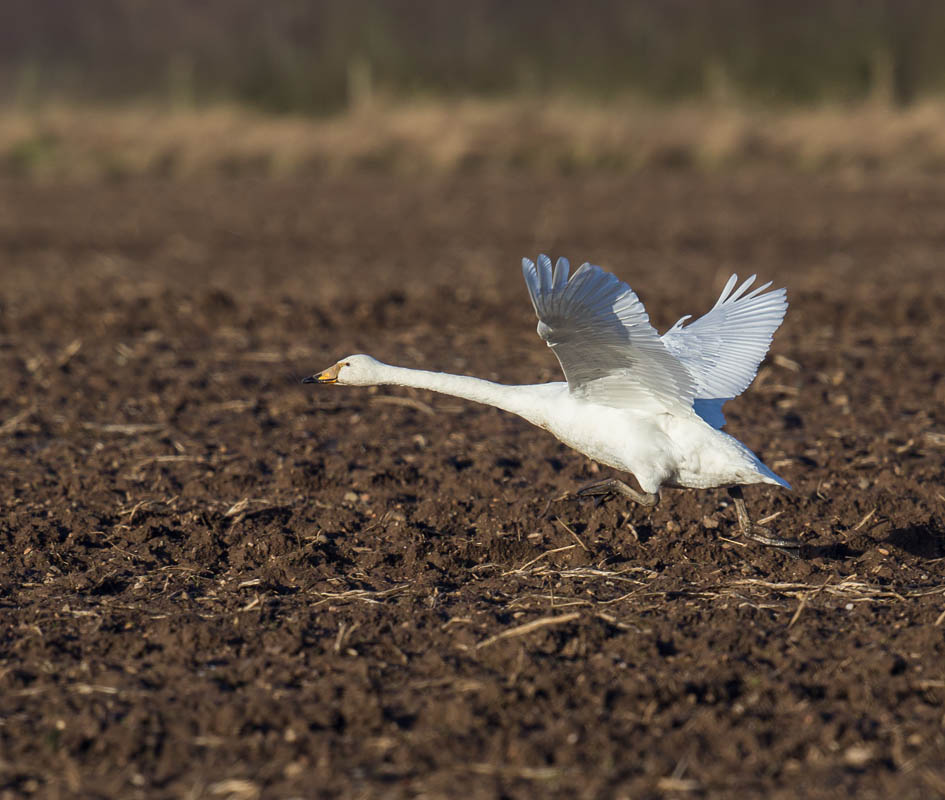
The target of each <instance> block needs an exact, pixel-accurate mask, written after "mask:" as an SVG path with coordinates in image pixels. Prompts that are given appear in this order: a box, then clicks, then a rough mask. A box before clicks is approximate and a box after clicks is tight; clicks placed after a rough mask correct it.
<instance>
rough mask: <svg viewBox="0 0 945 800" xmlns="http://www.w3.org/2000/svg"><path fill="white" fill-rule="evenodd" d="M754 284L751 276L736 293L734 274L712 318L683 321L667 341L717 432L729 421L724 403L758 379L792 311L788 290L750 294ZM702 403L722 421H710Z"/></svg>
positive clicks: (760, 289)
mask: <svg viewBox="0 0 945 800" xmlns="http://www.w3.org/2000/svg"><path fill="white" fill-rule="evenodd" d="M754 281H755V276H754V275H752V276H751V277H750V278H749V279H748V280H746V281H745V282H744V283H743V284H742V285H741V286H739V287H738V288H735V287H736V284H737V283H738V276H737V275H732V277H731V278H729V280H728V283H727V284H725V288H724V289H723V290H722V295H721V296H720V297H719V299H718V301H717V302H716V304H715V305H714V306H713V307H712V310H711V311H709V313H708V314H706V315H705V316H703V317H700V318H699V319H697V320H696V321H695V322H693V323H691V324H689V325H686V326H685V327H683V323H685V321H686V320H687V319H689V317H683V318H682V319H681V320H679V322H677V323H676V324H675V325H674V326H673V327H672V328H671V329H670V330H668V331H667V332H666V333H665V334H664V335H663V338H662V341H663V344H664V345H665V346H666V349H667V350H668V351H669V352H670V353H672V354H673V355H674V356H675V357H676V358H677V359H679V361H680V362H681V363H682V364H683V366H684V367H685V368H686V370H687V371H688V372H689V374H690V375H691V376H692V378H693V381H694V382H695V386H696V393H695V397H696V398H697V401H696V411H697V413H699V414H700V415H701V416H703V418H705V419H706V420H707V421H708V422H710V423H711V424H713V425H716V427H721V425H722V424H724V422H725V420H724V417H722V413H721V408H722V402H724V401H725V400H728V399H731V398H733V397H738V395H740V394H741V393H742V392H744V391H745V389H747V388H748V385H749V384H750V383H751V382H752V380H754V377H755V373H756V372H757V371H758V365H759V364H760V363H761V360H762V359H763V358H764V357H765V353H767V352H768V347H769V346H770V345H771V337H772V336H773V335H774V332H775V331H776V330H777V329H778V326H779V325H780V324H781V321H782V320H783V319H784V314H785V312H786V311H787V306H788V303H787V292H786V291H785V290H784V289H776V290H775V291H773V292H765V289H767V288H768V287H769V286H770V285H771V283H770V282H768V283H765V284H763V285H762V286H758V287H757V288H755V289H753V290H752V291H751V292H749V291H748V289H749V288H750V287H751V285H752V283H754ZM699 400H704V401H713V402H712V403H709V406H711V410H710V408H709V407H708V406H707V407H706V409H705V410H706V411H707V412H709V413H710V414H711V415H713V416H714V415H716V414H717V417H715V416H714V419H709V418H708V417H706V415H705V414H703V413H702V412H701V411H700V409H699V405H700V404H699ZM714 401H719V402H714ZM703 405H705V404H703ZM717 423H718V424H717Z"/></svg>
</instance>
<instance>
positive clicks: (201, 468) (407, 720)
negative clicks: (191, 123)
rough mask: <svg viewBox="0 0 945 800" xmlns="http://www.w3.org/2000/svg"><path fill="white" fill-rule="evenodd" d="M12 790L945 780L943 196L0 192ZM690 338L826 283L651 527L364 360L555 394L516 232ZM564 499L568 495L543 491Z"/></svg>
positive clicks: (897, 188)
mask: <svg viewBox="0 0 945 800" xmlns="http://www.w3.org/2000/svg"><path fill="white" fill-rule="evenodd" d="M0 201H2V205H0V270H2V276H3V279H2V284H0V304H2V308H0V470H2V476H3V479H2V481H0V542H2V544H3V555H2V559H0V797H4V798H5V797H19V796H30V795H35V796H41V797H130V798H133V797H148V798H150V797H168V798H171V797H174V798H177V797H188V798H203V797H206V798H227V797H229V798H234V800H236V799H238V798H246V799H249V798H255V797H266V798H268V797H292V796H298V797H408V796H417V795H421V794H422V795H423V796H425V797H431V798H432V797H455V796H457V795H459V794H462V795H463V796H466V797H469V798H491V797H515V798H528V797H536V796H554V797H562V798H572V797H602V796H606V797H610V796H612V797H628V798H629V797H633V798H646V797H662V796H672V797H683V796H686V797H706V796H738V797H765V798H788V797H835V796H836V797H841V796H842V797H856V798H888V797H896V798H900V800H905V798H926V797H935V796H945V594H943V593H945V480H943V478H945V350H943V346H942V341H943V339H945V314H943V304H945V186H943V185H942V183H941V182H934V183H933V182H931V181H930V182H921V181H916V180H911V179H910V180H909V181H906V180H905V179H903V180H897V179H895V178H892V177H886V178H865V179H864V178H858V179H852V178H851V179H850V180H842V179H839V178H838V179H835V180H832V181H830V182H824V181H819V180H817V179H813V178H805V177H803V176H795V177H782V176H778V175H745V176H733V177H726V178H722V177H718V178H711V177H694V176H691V175H640V176H637V177H631V178H626V177H625V178H621V179H619V180H617V179H614V180H609V179H604V178H595V179H592V180H585V179H578V178H573V179H561V178H558V179H548V180H536V179H533V178H526V177H524V176H512V177H509V178H502V179H500V178H486V177H469V178H463V177H456V178H451V179H449V180H444V181H442V182H435V181H429V180H406V179H397V178H394V177H381V176H364V177H360V178H355V179H346V180H344V181H342V180H336V181H333V180H325V181H323V182H315V181H310V182H305V183H301V182H300V183H292V182H284V183H259V184H255V183H249V182H245V183H244V182H236V181H234V182H226V181H220V182H216V183H209V182H208V183H199V184H196V183H195V184H186V183H147V182H130V183H124V184H122V183H118V184H114V185H110V186H107V185H105V186H88V187H79V186H75V187H61V186H47V187H43V186H35V185H33V186H31V185H24V184H17V183H9V184H5V185H2V186H0ZM539 250H541V251H547V252H549V253H552V254H553V255H558V254H564V255H568V256H570V257H571V258H572V260H573V261H574V262H580V261H582V260H584V259H589V260H592V261H595V262H596V263H599V264H601V265H604V266H606V267H608V268H611V269H613V270H614V271H616V272H617V273H618V274H619V275H620V276H621V277H622V278H624V279H626V280H627V281H628V282H630V283H631V284H632V285H633V286H634V288H636V289H637V291H638V292H639V294H640V295H641V297H642V298H643V300H644V302H645V303H646V304H647V306H648V308H649V309H650V311H651V315H652V317H653V319H654V321H655V322H656V323H657V325H658V326H659V327H660V328H665V327H666V326H667V325H669V324H671V323H672V322H674V321H675V320H676V318H677V317H679V316H681V315H682V314H684V313H690V312H696V313H699V312H700V311H702V310H705V309H707V308H708V307H709V306H710V305H711V303H712V302H713V301H714V299H715V297H716V295H717V292H718V291H719V289H720V288H721V286H722V284H723V283H724V279H725V278H726V277H727V276H728V274H729V273H730V272H732V271H738V272H740V273H742V274H748V273H751V272H758V273H759V275H761V276H763V277H764V278H765V279H773V280H774V281H776V282H777V283H778V284H783V285H786V286H787V287H788V292H789V297H790V300H791V308H790V310H789V312H788V316H787V319H786V321H785V324H784V326H783V328H782V330H781V331H780V332H779V333H778V335H777V337H776V339H775V342H774V346H773V348H772V355H771V356H770V357H769V359H768V361H767V362H766V363H765V365H764V366H763V367H762V370H761V372H760V374H759V377H758V379H757V380H756V381H755V384H754V385H753V387H752V388H751V389H750V390H749V391H748V392H747V394H746V395H744V396H743V397H742V398H740V399H739V400H737V401H736V402H734V403H733V404H731V406H730V409H731V410H730V413H729V414H728V417H729V427H728V430H729V431H730V432H732V433H733V434H734V435H736V436H738V437H739V438H741V439H743V440H744V441H745V442H746V443H747V444H748V445H749V446H751V447H753V448H754V449H756V450H757V451H758V452H759V453H760V454H761V455H762V456H763V458H764V459H765V460H766V461H767V463H768V464H770V465H772V466H773V467H774V468H775V469H776V470H777V471H778V472H779V473H780V474H782V475H783V476H785V477H786V478H787V479H788V480H789V481H791V482H792V483H793V485H794V487H795V488H794V491H793V492H787V491H782V490H777V489H773V488H767V487H766V488H761V487H758V488H752V489H749V490H747V496H748V501H749V508H750V509H751V510H753V511H754V513H755V514H756V515H758V516H768V515H771V514H779V516H777V517H776V519H775V520H774V521H773V522H771V526H772V527H773V529H774V530H775V532H776V533H778V534H780V535H784V536H799V537H801V538H803V540H804V541H805V542H806V543H807V547H806V549H805V551H804V553H803V555H802V557H801V558H792V557H791V556H789V555H787V554H785V553H783V552H780V551H776V550H771V549H765V548H762V547H759V546H756V545H754V544H752V545H747V546H746V544H745V543H744V542H743V541H741V540H739V539H737V537H735V532H734V525H733V523H734V515H733V513H732V509H731V508H730V507H729V506H728V505H727V503H726V495H725V493H724V491H722V490H712V491H703V492H695V491H689V492H679V491H675V492H674V491H667V492H665V493H664V497H663V502H662V503H661V505H660V506H659V507H657V508H656V509H655V510H653V511H651V512H648V511H646V510H644V509H641V508H638V507H629V506H627V505H626V504H625V503H623V502H616V501H612V502H609V503H607V504H605V505H603V506H600V507H595V506H594V504H593V502H585V501H582V502H577V501H571V500H555V499H554V498H559V497H560V496H561V495H562V494H564V493H566V492H567V491H568V490H569V489H572V488H574V487H576V486H578V485H580V484H582V483H584V482H587V481H589V480H592V479H593V478H594V476H595V475H597V474H605V471H599V470H598V469H597V468H596V466H595V465H594V464H592V463H591V462H589V461H588V460H587V459H585V458H584V457H583V456H580V455H578V454H576V453H574V452H572V451H569V450H568V449H566V448H565V447H564V446H563V445H560V444H558V443H557V442H556V441H555V440H553V439H552V438H551V437H550V436H548V435H547V434H546V433H544V432H542V431H540V430H538V429H536V428H532V427H530V426H528V425H527V424H526V423H524V422H522V421H520V420H518V419H516V418H513V417H509V416H506V415H503V414H502V413H501V412H498V411H496V410H494V409H491V408H485V407H479V406H473V405H467V404H464V403H461V402H459V401H456V400H453V399H450V398H445V397H440V396H432V395H428V394H424V393H420V392H408V391H401V390H393V389H392V390H386V389H383V390H359V389H343V388H338V387H329V388H324V387H311V386H301V385H299V383H298V379H299V378H300V377H302V376H303V375H307V374H309V373H311V372H312V371H314V370H316V369H321V368H323V367H326V366H328V365H329V364H331V363H333V362H334V361H335V360H337V359H338V358H339V357H342V356H344V355H348V354H350V353H354V352H362V351H366V352H370V353H372V354H374V355H376V356H378V357H380V358H382V359H384V360H388V361H392V362H395V363H401V364H404V365H408V366H417V367H420V366H422V367H428V368H434V369H443V370H448V371H457V372H467V373H471V374H476V375H480V376H483V377H487V378H493V379H499V380H503V381H506V382H535V381H541V380H557V379H558V377H557V375H558V373H557V364H556V362H555V361H554V358H553V356H552V355H551V354H550V353H549V352H548V350H547V348H545V347H544V345H543V344H542V343H541V341H540V340H539V339H538V338H537V336H536V335H535V333H534V325H535V321H534V318H533V314H532V310H531V307H530V304H529V302H528V298H527V295H526V292H525V288H524V285H523V282H522V280H521V275H520V272H519V259H520V258H521V256H523V255H532V256H534V255H535V254H536V253H537V252H539ZM549 501H551V502H550V503H549Z"/></svg>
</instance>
